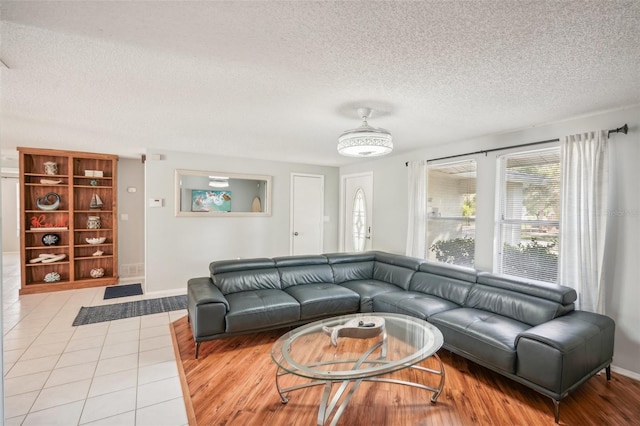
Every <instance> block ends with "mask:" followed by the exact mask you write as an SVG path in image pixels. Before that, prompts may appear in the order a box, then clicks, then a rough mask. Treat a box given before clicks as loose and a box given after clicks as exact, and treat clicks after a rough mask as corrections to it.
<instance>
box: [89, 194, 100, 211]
mask: <svg viewBox="0 0 640 426" xmlns="http://www.w3.org/2000/svg"><path fill="white" fill-rule="evenodd" d="M102 205H103V203H102V200H101V199H100V197H99V196H98V194H93V197H91V203H90V204H89V208H90V209H101V208H102Z"/></svg>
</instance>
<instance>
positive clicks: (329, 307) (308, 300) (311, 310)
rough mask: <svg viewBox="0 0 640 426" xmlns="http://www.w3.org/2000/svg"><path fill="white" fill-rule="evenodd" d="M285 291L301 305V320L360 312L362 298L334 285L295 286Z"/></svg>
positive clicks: (353, 292)
mask: <svg viewBox="0 0 640 426" xmlns="http://www.w3.org/2000/svg"><path fill="white" fill-rule="evenodd" d="M284 291H286V292H287V293H288V294H290V295H291V296H292V297H293V298H295V299H296V300H297V301H298V303H299V304H300V319H301V320H309V319H313V318H322V317H327V316H332V315H342V314H348V313H355V312H358V308H359V306H360V296H359V295H358V293H356V292H355V291H351V290H349V289H348V288H344V287H342V286H339V285H337V284H332V283H315V284H305V285H294V286H289V287H287V288H286V289H285V290H284Z"/></svg>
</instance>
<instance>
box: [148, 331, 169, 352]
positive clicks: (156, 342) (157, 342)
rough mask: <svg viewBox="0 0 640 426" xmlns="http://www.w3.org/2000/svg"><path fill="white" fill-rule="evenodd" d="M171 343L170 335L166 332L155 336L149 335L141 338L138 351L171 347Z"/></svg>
mask: <svg viewBox="0 0 640 426" xmlns="http://www.w3.org/2000/svg"><path fill="white" fill-rule="evenodd" d="M172 345H173V342H172V341H171V336H170V335H169V334H168V333H167V334H165V335H162V336H155V337H150V338H148V339H141V340H140V352H144V351H150V350H153V349H159V348H164V347H166V346H170V347H172Z"/></svg>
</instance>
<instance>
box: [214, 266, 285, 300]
mask: <svg viewBox="0 0 640 426" xmlns="http://www.w3.org/2000/svg"><path fill="white" fill-rule="evenodd" d="M209 272H210V273H211V280H212V281H213V283H214V284H215V285H216V287H218V288H219V289H220V291H221V292H222V294H224V295H225V296H226V295H227V294H230V293H237V292H239V291H249V290H265V289H280V275H279V274H278V270H277V269H276V268H275V262H274V261H273V260H272V259H238V260H221V261H216V262H211V263H210V264H209Z"/></svg>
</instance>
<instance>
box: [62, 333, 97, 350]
mask: <svg viewBox="0 0 640 426" xmlns="http://www.w3.org/2000/svg"><path fill="white" fill-rule="evenodd" d="M104 339H105V336H104V335H98V336H88V337H82V338H77V339H71V340H70V341H69V343H68V344H67V347H66V348H65V349H64V351H65V352H74V351H81V350H84V349H92V348H101V347H102V345H103V344H104Z"/></svg>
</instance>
